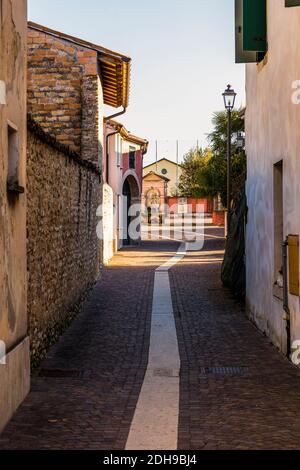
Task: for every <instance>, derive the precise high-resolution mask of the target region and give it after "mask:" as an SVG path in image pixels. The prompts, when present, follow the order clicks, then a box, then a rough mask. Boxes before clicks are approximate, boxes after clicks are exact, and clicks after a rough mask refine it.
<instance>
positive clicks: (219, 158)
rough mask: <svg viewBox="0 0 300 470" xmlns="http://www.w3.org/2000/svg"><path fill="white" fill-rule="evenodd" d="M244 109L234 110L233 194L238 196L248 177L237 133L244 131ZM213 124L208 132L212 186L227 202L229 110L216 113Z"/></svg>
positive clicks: (244, 156)
mask: <svg viewBox="0 0 300 470" xmlns="http://www.w3.org/2000/svg"><path fill="white" fill-rule="evenodd" d="M241 111H242V110H239V111H237V110H234V111H232V142H231V144H232V157H231V164H232V175H231V180H232V196H233V199H236V197H238V194H239V193H240V191H241V188H242V187H243V186H244V182H245V178H246V169H247V163H246V155H245V152H244V150H241V149H239V148H238V145H237V134H238V133H241V132H244V120H243V119H242V117H241ZM212 124H213V126H214V130H213V131H212V132H211V133H210V134H208V141H209V143H210V147H211V149H212V153H213V157H212V161H211V186H212V188H213V189H214V191H217V192H218V193H219V194H220V195H221V199H222V202H223V204H224V205H225V204H226V194H227V111H225V110H224V111H218V112H216V113H214V115H213V119H212Z"/></svg>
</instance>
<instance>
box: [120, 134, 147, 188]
mask: <svg viewBox="0 0 300 470" xmlns="http://www.w3.org/2000/svg"><path fill="white" fill-rule="evenodd" d="M129 146H130V147H135V149H136V152H135V170H134V172H135V174H136V178H137V181H138V183H139V186H140V188H141V187H142V179H143V157H144V156H143V152H142V150H141V149H140V147H139V146H137V145H134V144H131V143H130V142H124V141H123V145H122V148H123V150H122V152H123V163H122V168H123V175H125V173H127V171H128V170H129Z"/></svg>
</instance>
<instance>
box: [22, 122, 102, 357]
mask: <svg viewBox="0 0 300 470" xmlns="http://www.w3.org/2000/svg"><path fill="white" fill-rule="evenodd" d="M47 142H48V143H47ZM55 147H56V148H55ZM27 200H28V217H27V238H28V248H27V251H28V253H27V255H28V314H29V332H30V339H31V354H32V363H33V364H34V365H36V364H37V363H38V362H39V360H40V359H41V358H42V357H43V356H44V354H45V352H46V350H47V349H48V347H49V345H50V344H52V343H53V342H54V341H55V340H56V339H57V336H58V335H59V334H60V333H61V332H62V331H63V329H64V328H65V326H67V324H68V323H69V321H70V320H71V318H72V317H73V316H74V313H75V310H76V309H74V306H76V304H77V303H78V302H79V300H80V298H81V297H82V295H84V293H85V292H86V291H87V290H88V289H89V287H90V286H92V285H93V283H94V281H95V280H96V278H97V277H98V275H99V266H100V259H101V243H100V242H99V240H98V239H97V236H96V225H97V223H98V218H97V217H96V209H97V207H98V205H99V204H100V202H101V187H100V183H99V173H98V172H97V170H96V169H95V168H94V167H93V165H92V164H90V163H88V162H85V161H82V160H81V159H80V157H79V156H78V155H76V154H75V155H74V154H72V153H70V152H67V149H65V148H64V147H63V146H62V145H59V144H57V145H56V142H55V141H54V140H53V141H52V139H51V138H49V136H47V135H44V134H43V132H42V130H41V129H39V128H38V126H34V125H33V124H32V123H30V130H29V133H28V162H27Z"/></svg>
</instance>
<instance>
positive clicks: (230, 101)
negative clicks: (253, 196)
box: [223, 85, 236, 234]
mask: <svg viewBox="0 0 300 470" xmlns="http://www.w3.org/2000/svg"><path fill="white" fill-rule="evenodd" d="M223 98H224V105H225V109H226V110H227V233H228V234H229V229H230V217H231V213H230V202H231V113H232V110H233V108H234V104H235V98H236V93H235V91H234V90H233V89H232V88H231V85H228V86H227V88H226V90H225V91H224V93H223Z"/></svg>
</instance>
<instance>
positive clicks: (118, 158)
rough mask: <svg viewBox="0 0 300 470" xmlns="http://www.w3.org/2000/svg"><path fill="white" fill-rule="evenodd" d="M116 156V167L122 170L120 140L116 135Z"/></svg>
mask: <svg viewBox="0 0 300 470" xmlns="http://www.w3.org/2000/svg"><path fill="white" fill-rule="evenodd" d="M116 156H117V167H118V168H122V138H121V136H120V135H119V134H118V135H117V138H116Z"/></svg>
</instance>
